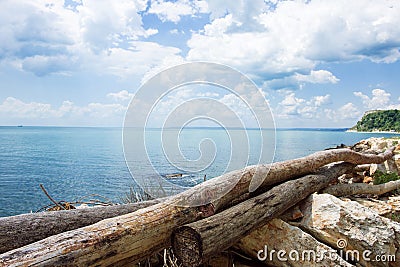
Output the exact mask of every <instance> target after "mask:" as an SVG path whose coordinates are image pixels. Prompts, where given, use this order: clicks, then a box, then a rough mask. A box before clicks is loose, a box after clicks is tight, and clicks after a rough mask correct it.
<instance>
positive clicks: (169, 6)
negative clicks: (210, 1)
mask: <svg viewBox="0 0 400 267" xmlns="http://www.w3.org/2000/svg"><path fill="white" fill-rule="evenodd" d="M207 9H208V6H207V3H206V2H205V1H201V0H200V1H185V0H178V1H176V2H170V1H164V0H155V1H153V2H152V3H151V6H150V9H149V10H148V13H150V14H156V15H157V16H158V17H159V18H160V20H161V21H172V22H174V23H177V22H179V21H180V20H181V17H182V16H188V15H190V16H194V15H195V14H197V13H205V12H206V11H207Z"/></svg>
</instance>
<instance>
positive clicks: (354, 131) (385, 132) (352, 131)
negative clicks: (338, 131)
mask: <svg viewBox="0 0 400 267" xmlns="http://www.w3.org/2000/svg"><path fill="white" fill-rule="evenodd" d="M346 132H348V133H383V134H400V132H391V131H367V132H364V131H356V130H350V129H349V130H347V131H346Z"/></svg>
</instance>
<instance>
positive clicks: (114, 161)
mask: <svg viewBox="0 0 400 267" xmlns="http://www.w3.org/2000/svg"><path fill="white" fill-rule="evenodd" d="M158 131H160V130H157V129H154V130H153V134H154V136H157V134H158ZM235 131H244V130H240V129H237V130H235ZM251 131H252V130H249V131H248V132H249V133H250V134H249V136H251V135H252V134H251V133H252V132H251ZM267 131H268V130H267ZM181 134H182V137H181V141H182V140H183V143H181V144H180V145H181V146H182V147H181V149H182V151H183V154H185V156H186V157H187V158H188V159H189V160H193V159H196V158H198V157H199V154H200V152H199V150H198V145H199V141H201V140H203V139H204V138H205V137H207V138H210V139H212V140H214V143H215V147H216V151H217V152H216V156H215V159H214V161H213V162H212V164H211V165H210V166H209V167H208V168H206V169H204V170H202V171H201V172H199V173H197V174H196V175H189V176H184V177H182V178H180V179H178V180H177V181H176V182H177V183H181V184H182V185H185V186H192V185H194V184H196V183H198V182H201V180H202V177H203V176H204V174H206V175H207V177H208V178H212V177H215V176H218V175H220V174H222V172H223V170H224V164H225V163H226V162H227V161H229V157H230V156H231V155H230V153H229V148H230V144H229V138H227V137H226V132H225V131H224V130H223V129H207V128H194V129H188V130H185V131H182V133H181ZM372 136H375V137H380V136H383V137H390V136H392V135H391V134H381V133H350V132H345V129H279V130H277V131H276V152H275V156H274V158H273V161H281V160H287V159H292V158H297V157H301V156H305V155H308V154H310V153H313V152H315V151H319V150H323V149H325V148H328V147H334V146H337V145H340V144H342V143H343V144H346V145H351V144H354V143H356V142H357V141H359V140H361V139H365V138H368V137H372ZM148 139H150V140H151V142H149V143H148V144H147V153H148V154H149V157H150V158H151V160H152V162H153V165H154V168H155V169H157V171H158V172H159V173H161V174H170V173H175V172H179V170H177V169H176V168H175V167H174V166H172V165H171V164H168V161H167V160H165V159H163V154H162V153H160V150H159V148H160V147H161V146H160V143H159V142H157V140H156V138H153V139H154V140H152V133H151V132H150V134H149V138H148ZM167 141H168V140H167ZM249 143H250V147H252V146H253V148H254V150H252V151H256V150H257V148H258V147H259V143H257V142H252V141H250V142H249ZM252 153H253V152H252ZM232 156H233V157H234V155H232ZM136 160H137V162H133V164H132V166H138V168H140V166H141V159H140V158H138V159H136ZM256 160H257V159H256V158H252V157H251V155H250V157H249V162H248V163H249V164H254V163H256ZM39 184H43V185H44V186H45V187H46V189H47V190H48V192H49V193H50V194H51V196H52V197H53V198H55V199H56V200H57V201H61V200H64V201H74V200H76V199H78V198H79V197H83V196H86V195H90V194H98V195H101V196H103V197H106V198H108V199H110V200H111V201H114V202H118V201H120V197H121V196H122V195H124V194H125V193H126V192H128V191H129V187H130V186H131V185H133V184H134V180H133V179H132V177H131V174H130V172H129V170H128V168H127V165H126V162H125V157H124V153H123V145H122V129H121V128H79V127H0V217H3V216H10V215H16V214H22V213H27V212H30V211H36V210H38V209H40V208H41V207H43V206H44V205H45V204H49V203H50V202H49V200H48V199H47V197H46V196H45V195H44V194H43V192H42V191H41V189H40V187H39Z"/></svg>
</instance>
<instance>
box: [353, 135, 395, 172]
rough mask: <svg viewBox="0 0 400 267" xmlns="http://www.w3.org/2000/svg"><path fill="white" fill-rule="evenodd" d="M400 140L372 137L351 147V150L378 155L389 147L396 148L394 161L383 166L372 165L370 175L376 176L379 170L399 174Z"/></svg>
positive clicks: (389, 161) (386, 162)
mask: <svg viewBox="0 0 400 267" xmlns="http://www.w3.org/2000/svg"><path fill="white" fill-rule="evenodd" d="M399 142H400V139H397V138H383V137H381V138H375V137H371V138H369V139H366V140H362V141H360V142H358V143H357V144H355V145H354V146H352V147H351V149H353V150H355V151H357V152H364V153H372V154H378V153H381V152H383V151H385V150H386V149H387V148H389V147H393V146H395V147H396V149H395V154H397V155H395V156H394V158H393V159H392V160H388V161H385V162H384V163H382V164H371V168H370V171H369V173H370V175H372V174H374V173H375V172H376V171H377V170H380V171H382V172H394V173H399V170H400V155H399V153H400V145H399Z"/></svg>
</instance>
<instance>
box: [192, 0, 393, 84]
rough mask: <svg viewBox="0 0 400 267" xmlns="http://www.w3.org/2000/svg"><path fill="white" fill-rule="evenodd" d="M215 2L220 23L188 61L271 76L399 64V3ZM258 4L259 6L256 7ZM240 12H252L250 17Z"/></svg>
mask: <svg viewBox="0 0 400 267" xmlns="http://www.w3.org/2000/svg"><path fill="white" fill-rule="evenodd" d="M211 2H214V1H209V10H210V12H211V14H212V15H213V16H214V17H215V20H213V21H212V22H211V23H210V24H209V25H206V26H205V27H204V31H200V32H197V33H194V34H193V35H192V38H191V39H190V40H189V41H188V43H187V44H188V46H189V48H190V51H189V52H188V56H187V58H188V59H189V60H205V59H206V60H213V61H216V60H218V61H219V62H221V61H222V62H224V63H226V64H229V65H233V66H236V67H238V68H240V69H241V70H243V71H246V72H250V73H254V74H257V75H258V76H259V77H270V78H271V77H276V74H281V75H280V76H282V75H284V76H287V77H290V76H292V75H293V74H295V73H305V72H310V71H311V70H313V69H314V68H315V66H316V65H317V64H318V63H320V62H333V61H335V62H336V61H355V60H364V59H368V60H371V61H374V62H394V61H396V60H398V58H399V56H400V55H399V47H400V28H399V27H397V25H398V24H399V23H400V17H399V16H398V12H399V10H400V2H398V1H396V0H388V1H381V2H377V1H368V0H361V1H353V2H351V3H349V2H348V1H345V0H339V1H279V2H276V3H271V2H269V3H264V2H263V1H240V3H239V4H238V5H237V8H234V7H231V6H230V5H229V4H228V6H227V7H225V8H224V7H223V6H222V4H221V2H220V1H216V3H215V4H212V3H211ZM253 2H257V3H253ZM234 4H235V5H236V2H235V3H233V4H232V5H234ZM256 4H257V5H260V8H257V9H255V8H252V7H251V6H253V5H256ZM214 7H215V8H214ZM239 9H241V10H247V9H251V10H252V12H251V16H245V14H242V13H241V12H240V11H239ZM227 12H228V14H227ZM243 13H244V12H243ZM382 14H384V15H382ZM221 19H222V21H221ZM221 22H224V23H225V24H223V26H224V27H221ZM255 24H258V25H262V26H258V27H253V25H255ZM210 29H216V30H213V31H212V30H210ZM298 78H300V79H304V77H302V76H298ZM308 78H309V79H310V80H309V81H312V82H318V81H319V80H320V79H322V80H324V79H326V78H327V76H326V73H323V72H319V73H314V76H312V79H311V77H308ZM329 81H330V82H337V80H336V79H335V78H333V77H330V80H329Z"/></svg>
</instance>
